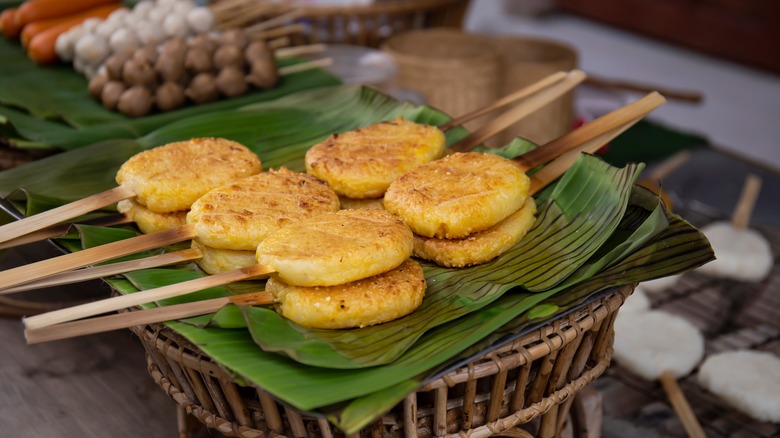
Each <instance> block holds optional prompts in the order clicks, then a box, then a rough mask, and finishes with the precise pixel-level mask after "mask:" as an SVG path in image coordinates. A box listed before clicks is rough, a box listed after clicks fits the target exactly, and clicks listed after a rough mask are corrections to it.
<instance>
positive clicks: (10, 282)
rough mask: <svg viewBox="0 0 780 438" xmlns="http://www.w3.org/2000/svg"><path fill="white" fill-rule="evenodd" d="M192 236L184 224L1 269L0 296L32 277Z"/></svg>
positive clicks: (46, 275)
mask: <svg viewBox="0 0 780 438" xmlns="http://www.w3.org/2000/svg"><path fill="white" fill-rule="evenodd" d="M193 237H195V226H194V225H191V224H188V225H183V226H181V227H177V228H171V229H170V230H164V231H160V232H157V233H153V234H145V235H142V236H137V237H132V238H130V239H125V240H120V241H117V242H112V243H108V244H105V245H101V246H97V247H94V248H89V249H85V250H83V251H79V252H74V253H71V254H65V255H63V256H59V257H55V258H53V259H48V260H42V261H40V262H36V263H31V264H29V265H24V266H19V267H18V268H12V269H7V270H5V271H2V275H1V276H0V295H3V294H6V293H8V292H7V291H6V289H8V288H10V287H13V286H17V285H20V284H24V283H29V282H32V281H34V280H37V279H40V278H45V277H48V276H51V275H54V274H57V273H60V272H64V271H69V270H73V269H78V268H82V267H84V266H87V265H94V264H96V263H100V262H104V261H107V260H111V259H115V258H117V257H122V256H126V255H129V254H135V253H137V252H141V251H145V250H148V249H153V248H159V247H161V246H164V245H170V244H172V243H177V242H181V241H183V240H187V239H191V238H193Z"/></svg>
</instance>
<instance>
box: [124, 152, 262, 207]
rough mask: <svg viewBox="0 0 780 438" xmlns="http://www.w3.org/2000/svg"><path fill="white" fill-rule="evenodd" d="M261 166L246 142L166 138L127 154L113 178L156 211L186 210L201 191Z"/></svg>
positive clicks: (203, 192)
mask: <svg viewBox="0 0 780 438" xmlns="http://www.w3.org/2000/svg"><path fill="white" fill-rule="evenodd" d="M260 171H262V164H261V163H260V159H259V158H258V157H257V155H255V154H254V153H253V152H252V151H250V150H249V149H247V148H246V147H245V146H243V145H241V144H239V143H236V142H234V141H230V140H226V139H221V138H194V139H192V140H187V141H181V142H175V143H169V144H167V145H165V146H160V147H157V148H154V149H150V150H148V151H144V152H141V153H139V154H136V155H134V156H132V157H131V158H130V159H129V160H127V161H126V162H125V163H124V164H122V166H121V167H120V168H119V171H118V172H117V175H116V182H117V183H118V184H119V185H121V186H122V187H126V188H128V189H130V190H131V191H132V192H133V193H134V194H135V200H136V202H138V203H139V204H141V205H143V206H145V207H146V208H148V209H149V210H151V211H153V212H155V213H171V212H174V211H182V210H188V209H189V208H190V206H191V205H192V204H193V203H194V202H195V201H196V200H198V198H200V197H201V196H203V195H205V194H206V193H208V192H209V191H211V190H213V189H215V188H217V187H222V186H224V185H226V184H229V183H231V182H233V181H236V180H238V179H241V178H244V177H247V176H250V175H254V174H256V173H259V172H260Z"/></svg>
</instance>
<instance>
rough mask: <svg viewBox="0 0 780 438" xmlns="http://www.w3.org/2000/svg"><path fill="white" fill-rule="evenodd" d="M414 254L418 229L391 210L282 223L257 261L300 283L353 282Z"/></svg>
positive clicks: (262, 247) (282, 277) (260, 248)
mask: <svg viewBox="0 0 780 438" xmlns="http://www.w3.org/2000/svg"><path fill="white" fill-rule="evenodd" d="M298 241H300V242H301V243H295V244H292V243H291V242H298ZM303 242H305V243H303ZM411 255H412V232H411V231H410V230H409V227H407V226H406V225H405V224H404V223H403V222H402V221H401V220H400V219H398V217H396V216H395V215H393V214H391V213H389V212H387V211H385V210H341V211H338V212H336V213H328V214H323V215H320V216H316V217H313V218H311V219H308V220H306V221H300V222H296V223H294V224H290V225H288V226H286V227H284V228H282V229H280V230H279V231H278V232H276V233H274V234H272V235H270V236H268V238H267V239H265V240H264V241H263V242H262V243H260V245H259V246H258V247H257V261H258V262H259V263H260V264H264V265H268V266H270V267H272V268H273V269H274V270H275V271H276V273H275V274H271V276H272V278H277V279H279V280H281V281H284V282H285V283H288V284H292V285H296V286H334V285H338V284H344V283H349V282H351V281H355V280H359V279H361V278H366V277H371V276H373V275H378V274H381V273H383V272H387V271H389V270H391V269H394V268H395V267H397V266H398V265H400V264H401V263H402V262H403V261H404V260H406V259H408V258H409V257H410V256H411ZM345 260H351V262H349V263H345V262H344V261H345Z"/></svg>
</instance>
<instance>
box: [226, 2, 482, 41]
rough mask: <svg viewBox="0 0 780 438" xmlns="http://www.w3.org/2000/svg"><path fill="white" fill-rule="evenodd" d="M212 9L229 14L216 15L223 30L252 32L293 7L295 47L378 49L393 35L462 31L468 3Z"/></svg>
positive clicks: (268, 5) (247, 4)
mask: <svg viewBox="0 0 780 438" xmlns="http://www.w3.org/2000/svg"><path fill="white" fill-rule="evenodd" d="M211 4H212V5H215V6H216V8H217V9H220V10H221V11H228V12H224V13H223V12H218V13H217V14H218V16H217V21H218V25H219V26H223V27H234V26H239V27H252V26H253V25H255V24H258V23H260V22H262V21H263V20H265V19H269V18H271V17H275V16H278V15H281V14H284V13H286V12H289V11H290V10H291V7H292V8H294V9H295V10H296V11H297V12H298V13H299V18H298V19H297V20H296V24H297V25H298V27H299V30H298V31H297V32H295V33H294V34H292V35H290V36H291V38H292V40H293V41H292V43H293V44H311V43H329V44H355V45H359V46H367V47H378V46H379V45H380V44H381V43H382V42H383V41H385V40H386V39H387V38H389V37H390V36H392V35H395V34H398V33H402V32H406V31H410V30H416V29H429V28H434V27H449V28H456V29H459V28H460V27H461V26H462V24H463V18H464V17H465V15H466V10H467V9H468V6H469V0H374V2H372V3H369V4H365V5H349V6H335V5H317V4H316V3H311V2H309V3H307V2H304V1H300V2H294V1H286V2H279V1H278V0H212V2H211ZM242 8H243V9H242ZM231 9H232V11H231ZM241 11H245V13H242V12H241ZM219 23H221V24H219Z"/></svg>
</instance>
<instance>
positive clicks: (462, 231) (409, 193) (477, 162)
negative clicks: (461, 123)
mask: <svg viewBox="0 0 780 438" xmlns="http://www.w3.org/2000/svg"><path fill="white" fill-rule="evenodd" d="M529 188H530V179H529V178H528V177H527V176H526V175H525V173H524V172H523V171H522V170H520V168H519V167H517V166H516V165H514V164H513V163H512V162H511V161H509V160H507V159H505V158H502V157H499V156H498V155H493V154H483V153H478V152H468V153H456V154H452V155H449V156H446V157H444V158H442V159H440V160H436V161H433V162H430V163H428V164H424V165H422V166H419V167H417V168H415V169H413V170H411V171H410V172H409V173H407V174H405V175H404V176H402V177H400V178H398V179H397V180H395V181H394V182H393V183H392V184H391V185H390V188H389V189H388V190H387V193H385V200H384V205H385V209H387V210H388V211H390V212H392V213H395V214H397V215H398V216H399V217H401V219H403V221H404V222H406V224H407V225H409V227H410V228H411V229H412V231H414V232H415V233H416V234H419V235H421V236H425V237H439V238H447V239H457V238H461V237H466V236H468V235H469V234H472V233H475V232H477V231H482V230H485V229H487V228H490V227H492V226H493V225H495V224H497V223H499V222H501V221H502V220H504V219H506V218H507V217H508V216H509V215H510V214H512V213H514V212H516V211H517V210H519V209H520V207H522V206H523V204H524V203H525V200H526V199H527V198H528V192H529Z"/></svg>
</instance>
